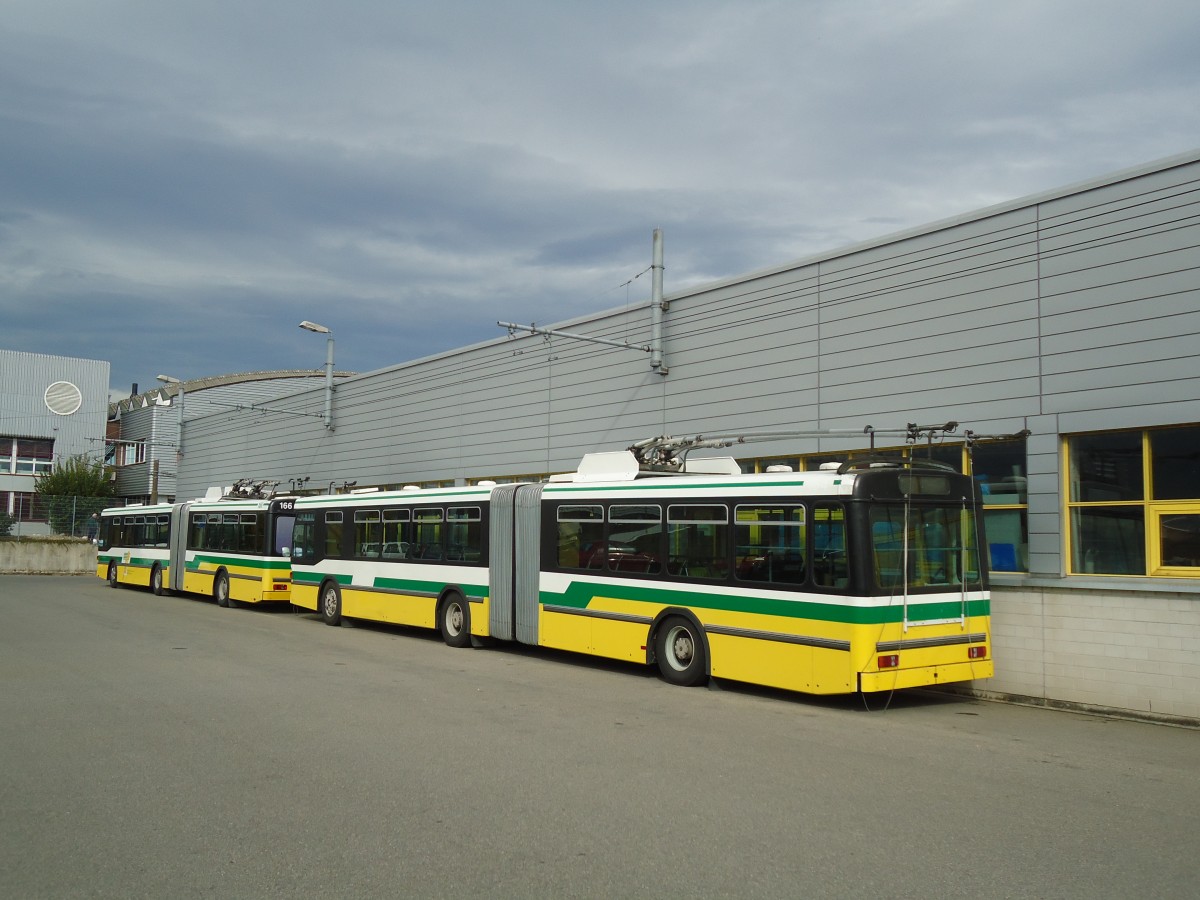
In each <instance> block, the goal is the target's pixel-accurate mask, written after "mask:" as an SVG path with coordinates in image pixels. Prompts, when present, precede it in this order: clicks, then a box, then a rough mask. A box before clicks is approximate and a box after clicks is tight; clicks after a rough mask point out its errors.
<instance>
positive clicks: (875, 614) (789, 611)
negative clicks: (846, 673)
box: [541, 581, 991, 625]
mask: <svg viewBox="0 0 1200 900" xmlns="http://www.w3.org/2000/svg"><path fill="white" fill-rule="evenodd" d="M596 597H604V598H608V599H613V600H625V601H630V602H634V603H652V604H655V605H658V606H690V607H694V608H696V609H711V610H719V611H721V612H736V613H749V614H756V615H766V616H778V617H780V618H787V619H813V620H816V621H820V622H844V623H846V624H848V625H881V624H885V623H889V622H902V621H904V606H903V605H902V604H900V603H897V604H895V605H892V606H871V607H860V606H843V605H840V604H836V603H821V602H819V601H813V600H782V599H779V598H777V597H754V596H736V595H731V594H716V593H708V592H700V591H687V590H680V589H679V588H677V587H675V588H654V587H645V586H641V585H639V586H636V587H632V586H626V585H622V584H615V583H609V584H595V583H591V582H584V581H576V582H572V584H571V586H570V587H569V588H568V589H567V590H566V592H565V593H562V594H556V593H554V592H551V591H542V592H541V603H542V604H543V605H547V604H549V605H552V606H566V607H571V608H574V609H587V608H588V606H589V605H590V604H591V602H592V601H593V600H594V599H595V598H596ZM966 606H967V615H968V616H987V615H991V601H990V600H971V601H968V603H967V604H966ZM908 612H909V621H910V622H920V621H926V620H930V619H957V618H958V617H959V616H961V615H962V612H963V604H962V601H961V600H952V601H943V602H938V603H917V602H914V601H913V600H912V599H910V600H909V603H908Z"/></svg>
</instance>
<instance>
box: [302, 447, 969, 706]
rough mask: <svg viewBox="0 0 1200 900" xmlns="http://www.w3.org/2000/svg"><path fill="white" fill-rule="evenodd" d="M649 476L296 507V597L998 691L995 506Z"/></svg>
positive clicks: (629, 460)
mask: <svg viewBox="0 0 1200 900" xmlns="http://www.w3.org/2000/svg"><path fill="white" fill-rule="evenodd" d="M698 462H702V463H703V465H702V466H699V467H698V468H704V469H706V470H707V472H708V474H673V475H662V474H648V473H646V472H644V471H642V466H641V465H639V461H638V460H637V459H636V458H635V457H634V455H633V454H632V453H629V452H628V451H626V452H624V453H605V454H589V455H588V456H587V457H585V458H584V461H583V463H582V464H581V465H580V467H579V470H578V471H577V472H575V473H571V474H567V475H558V476H553V477H552V478H551V479H550V480H549V481H548V482H545V483H536V484H534V483H526V484H503V485H493V484H487V483H484V484H480V485H475V486H469V487H452V488H434V489H406V490H402V491H388V492H380V493H374V494H371V493H367V494H355V495H327V496H315V497H300V498H297V499H296V525H295V531H294V536H293V549H292V554H293V555H292V579H293V585H292V602H293V604H295V605H297V606H299V607H302V608H304V609H307V610H311V611H314V612H318V613H319V614H320V616H321V617H322V618H323V619H324V621H325V622H326V623H328V624H331V625H332V624H337V623H339V622H340V620H341V619H342V618H343V617H349V618H357V619H366V620H372V621H378V622H390V623H396V624H401V625H409V626H418V627H422V628H429V629H436V630H438V631H439V632H440V633H441V635H442V638H443V639H444V640H445V642H446V643H447V644H450V645H451V646H456V647H464V646H467V645H470V644H479V643H482V639H493V640H500V641H517V642H520V643H524V644H531V645H537V646H543V647H552V648H557V649H561V650H568V651H575V652H579V653H586V654H594V655H596V656H602V657H609V658H613V659H619V660H633V661H636V662H639V663H645V664H647V665H656V666H657V667H658V670H659V671H660V673H661V674H662V677H663V678H664V679H665V680H667V681H669V682H671V683H675V684H681V685H694V684H700V683H704V682H706V681H707V680H708V679H709V678H717V679H729V680H732V681H740V682H748V683H752V684H759V685H766V686H771V687H777V688H783V689H787V690H792V691H802V692H807V693H814V694H838V693H854V692H864V693H866V692H878V691H888V690H891V689H894V688H909V687H920V686H929V685H942V684H949V683H954V682H963V681H971V680H975V679H981V678H987V677H990V676H991V675H992V674H993V660H992V656H991V652H990V649H991V627H990V598H989V593H988V584H987V570H986V562H985V558H984V557H985V554H981V552H980V549H981V548H984V547H986V546H987V544H986V541H985V539H984V535H983V517H982V504H981V501H980V496H979V493H978V488H977V487H976V485H975V483H974V481H973V480H972V479H971V478H970V477H969V476H966V475H962V474H959V473H957V472H954V471H952V470H949V469H947V468H941V467H937V465H936V464H929V463H926V464H922V463H921V462H920V461H913V462H905V463H902V464H897V463H895V461H892V462H887V463H879V462H876V463H867V464H862V465H860V464H855V465H853V466H852V465H849V464H847V465H842V466H837V465H834V466H832V467H827V468H823V469H822V471H817V472H790V471H785V472H770V473H763V474H742V473H741V472H740V470H739V468H738V466H737V464H736V462H734V461H733V460H732V459H729V460H727V461H720V460H714V459H705V460H702V461H698Z"/></svg>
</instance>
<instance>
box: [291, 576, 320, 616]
mask: <svg viewBox="0 0 1200 900" xmlns="http://www.w3.org/2000/svg"><path fill="white" fill-rule="evenodd" d="M319 597H320V592H319V590H318V589H317V586H316V585H315V584H299V583H296V582H293V583H292V591H291V596H290V598H289V599H290V600H291V601H292V606H298V607H300V608H301V609H307V610H310V611H311V612H316V611H317V602H318V598H319Z"/></svg>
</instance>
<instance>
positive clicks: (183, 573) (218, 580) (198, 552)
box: [96, 481, 295, 606]
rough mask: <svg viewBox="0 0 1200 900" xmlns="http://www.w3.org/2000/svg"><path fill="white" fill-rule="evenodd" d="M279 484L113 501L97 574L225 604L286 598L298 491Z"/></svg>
mask: <svg viewBox="0 0 1200 900" xmlns="http://www.w3.org/2000/svg"><path fill="white" fill-rule="evenodd" d="M273 487H274V485H273V484H271V483H270V482H250V481H239V482H238V483H237V484H236V485H234V486H233V488H232V489H231V490H230V491H229V492H228V493H226V494H225V495H224V496H221V497H219V498H218V497H210V498H206V499H203V500H188V501H183V502H180V503H163V504H155V505H151V506H118V507H112V508H110V509H106V510H104V512H103V513H101V521H100V535H99V545H98V552H97V555H96V574H97V575H98V576H99V577H101V578H104V579H107V581H108V583H109V584H110V585H111V586H113V587H116V586H117V585H119V584H132V585H140V586H142V587H149V588H150V589H151V590H152V591H153V592H154V593H155V594H162V593H164V592H166V591H167V590H173V591H181V592H185V593H189V594H204V595H207V596H211V597H212V598H213V599H214V600H216V601H217V605H218V606H235V605H236V604H237V603H265V602H272V601H274V602H282V603H286V602H287V601H288V600H289V599H290V597H291V539H292V524H293V522H294V521H295V519H294V515H295V513H294V504H295V498H293V497H275V496H274V495H273V493H272V488H273ZM210 493H213V492H210ZM215 493H217V494H220V493H221V492H220V491H216V492H215Z"/></svg>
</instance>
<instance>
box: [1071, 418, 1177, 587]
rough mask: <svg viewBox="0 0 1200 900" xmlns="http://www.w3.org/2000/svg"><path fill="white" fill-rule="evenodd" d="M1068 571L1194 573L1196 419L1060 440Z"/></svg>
mask: <svg viewBox="0 0 1200 900" xmlns="http://www.w3.org/2000/svg"><path fill="white" fill-rule="evenodd" d="M1067 477H1068V482H1069V492H1068V500H1067V506H1068V515H1069V517H1070V523H1071V527H1070V530H1069V541H1070V554H1069V559H1070V573H1071V574H1072V575H1152V576H1165V577H1176V578H1178V577H1197V576H1200V425H1187V426H1182V427H1175V428H1157V429H1147V430H1139V431H1111V432H1103V433H1099V434H1081V435H1075V436H1073V437H1069V438H1068V439H1067Z"/></svg>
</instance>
